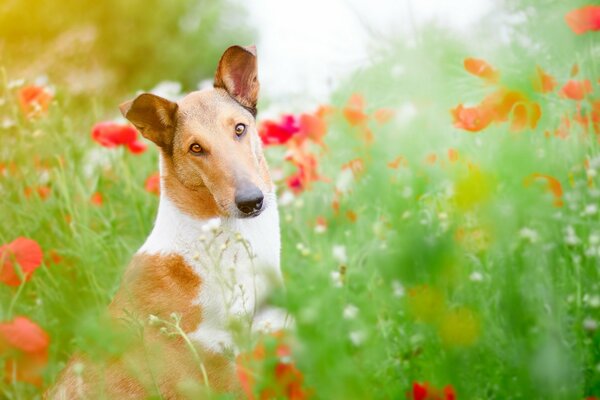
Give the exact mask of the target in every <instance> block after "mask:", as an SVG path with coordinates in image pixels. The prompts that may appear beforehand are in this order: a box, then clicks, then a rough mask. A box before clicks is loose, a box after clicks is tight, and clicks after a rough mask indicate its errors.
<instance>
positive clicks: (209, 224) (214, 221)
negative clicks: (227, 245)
mask: <svg viewBox="0 0 600 400" xmlns="http://www.w3.org/2000/svg"><path fill="white" fill-rule="evenodd" d="M220 227H221V218H211V219H209V220H208V221H206V222H205V223H204V224H203V225H202V228H201V229H202V232H204V233H208V232H212V233H216V232H217V231H218V230H219V228H220Z"/></svg>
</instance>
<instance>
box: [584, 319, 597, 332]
mask: <svg viewBox="0 0 600 400" xmlns="http://www.w3.org/2000/svg"><path fill="white" fill-rule="evenodd" d="M583 329H585V330H586V331H595V330H596V329H598V322H596V320H595V319H593V318H590V317H588V318H586V319H584V320H583Z"/></svg>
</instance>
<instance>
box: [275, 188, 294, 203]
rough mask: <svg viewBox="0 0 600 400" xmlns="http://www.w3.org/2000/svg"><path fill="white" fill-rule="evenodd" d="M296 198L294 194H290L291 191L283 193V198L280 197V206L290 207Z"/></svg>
mask: <svg viewBox="0 0 600 400" xmlns="http://www.w3.org/2000/svg"><path fill="white" fill-rule="evenodd" d="M295 198H296V197H295V196H294V194H293V193H292V192H290V191H289V190H286V191H285V192H283V193H282V194H281V197H279V201H278V203H279V205H280V206H282V207H285V206H288V205H290V204H292V202H293V201H294V199H295Z"/></svg>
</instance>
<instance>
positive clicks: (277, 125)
mask: <svg viewBox="0 0 600 400" xmlns="http://www.w3.org/2000/svg"><path fill="white" fill-rule="evenodd" d="M298 132H300V123H299V121H298V119H297V118H296V117H295V116H294V115H291V114H286V115H283V116H282V117H281V121H280V122H275V121H263V123H262V124H261V125H260V127H259V129H258V135H259V136H260V138H261V139H262V142H263V143H264V144H265V146H270V145H278V144H285V143H287V142H288V141H289V140H290V139H291V138H292V137H293V136H294V135H295V134H297V133H298Z"/></svg>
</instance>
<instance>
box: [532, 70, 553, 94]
mask: <svg viewBox="0 0 600 400" xmlns="http://www.w3.org/2000/svg"><path fill="white" fill-rule="evenodd" d="M535 72H536V77H535V79H534V81H533V88H534V89H535V90H536V91H538V92H540V93H550V92H552V91H553V90H554V88H555V87H556V79H554V77H552V76H551V75H548V74H547V73H546V71H544V70H543V69H542V68H540V67H539V66H537V67H536V69H535Z"/></svg>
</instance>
